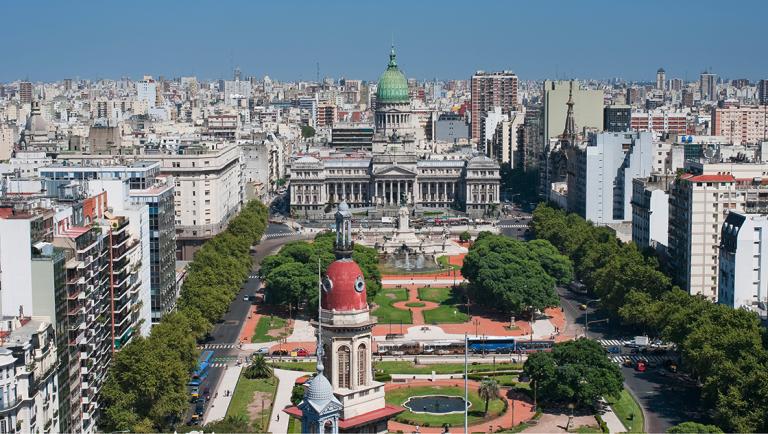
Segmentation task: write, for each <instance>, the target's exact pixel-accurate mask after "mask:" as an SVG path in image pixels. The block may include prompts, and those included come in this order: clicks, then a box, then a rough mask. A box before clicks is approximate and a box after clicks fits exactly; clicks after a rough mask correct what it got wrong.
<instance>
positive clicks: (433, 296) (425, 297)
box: [419, 287, 453, 304]
mask: <svg viewBox="0 0 768 434" xmlns="http://www.w3.org/2000/svg"><path fill="white" fill-rule="evenodd" d="M451 298H453V293H452V291H451V288H432V287H429V288H428V287H423V288H419V299H420V300H422V301H432V302H435V303H439V304H443V303H445V302H447V301H448V300H450V299H451Z"/></svg>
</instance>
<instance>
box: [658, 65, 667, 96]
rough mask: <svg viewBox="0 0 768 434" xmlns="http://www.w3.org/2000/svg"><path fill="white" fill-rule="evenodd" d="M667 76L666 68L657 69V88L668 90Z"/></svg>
mask: <svg viewBox="0 0 768 434" xmlns="http://www.w3.org/2000/svg"><path fill="white" fill-rule="evenodd" d="M666 82H667V76H666V73H665V72H664V68H659V69H658V70H657V71H656V89H657V90H661V91H664V90H666Z"/></svg>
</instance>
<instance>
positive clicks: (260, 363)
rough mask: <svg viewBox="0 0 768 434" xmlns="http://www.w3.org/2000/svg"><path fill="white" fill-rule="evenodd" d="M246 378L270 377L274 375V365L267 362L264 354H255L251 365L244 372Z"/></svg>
mask: <svg viewBox="0 0 768 434" xmlns="http://www.w3.org/2000/svg"><path fill="white" fill-rule="evenodd" d="M243 375H245V378H249V379H254V378H269V377H271V376H272V367H271V366H269V364H268V363H267V359H265V358H264V355H263V354H254V355H253V356H252V357H251V365H250V366H248V367H247V368H246V369H245V372H243Z"/></svg>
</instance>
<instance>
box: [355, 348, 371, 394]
mask: <svg viewBox="0 0 768 434" xmlns="http://www.w3.org/2000/svg"><path fill="white" fill-rule="evenodd" d="M367 365H368V350H367V348H366V346H365V344H360V346H359V347H357V385H358V386H365V385H366V384H368V368H367Z"/></svg>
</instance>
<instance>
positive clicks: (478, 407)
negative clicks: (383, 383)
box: [385, 383, 505, 427]
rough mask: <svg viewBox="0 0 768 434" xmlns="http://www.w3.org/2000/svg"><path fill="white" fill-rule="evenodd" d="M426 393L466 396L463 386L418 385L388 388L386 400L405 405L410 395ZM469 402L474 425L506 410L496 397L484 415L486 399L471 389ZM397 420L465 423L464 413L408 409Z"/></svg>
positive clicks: (470, 420)
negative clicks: (434, 412) (432, 412)
mask: <svg viewBox="0 0 768 434" xmlns="http://www.w3.org/2000/svg"><path fill="white" fill-rule="evenodd" d="M457 384H458V383H457ZM424 395H446V396H462V397H463V396H464V387H463V386H417V387H402V388H399V389H393V390H388V391H387V394H386V398H385V399H386V401H387V403H388V404H393V405H403V404H404V403H405V401H407V400H408V398H409V397H412V396H424ZM469 402H470V403H472V405H471V406H470V407H469V424H470V425H473V424H476V423H478V422H481V421H483V420H486V419H493V418H495V417H498V416H499V415H500V414H501V413H503V412H504V410H505V405H504V401H502V400H501V399H498V398H497V399H494V400H492V401H490V403H489V404H488V415H487V416H484V415H483V410H484V409H485V401H483V400H482V399H480V396H479V395H478V394H477V391H473V390H470V391H469ZM395 420H397V421H399V422H403V423H408V424H411V425H416V424H418V425H421V426H425V427H428V426H433V427H435V426H436V427H441V426H443V424H445V423H447V424H450V425H451V426H461V425H463V424H464V414H463V413H454V414H440V415H438V414H428V413H413V412H411V411H409V410H408V409H406V410H405V412H403V413H401V414H399V415H397V416H396V417H395Z"/></svg>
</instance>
